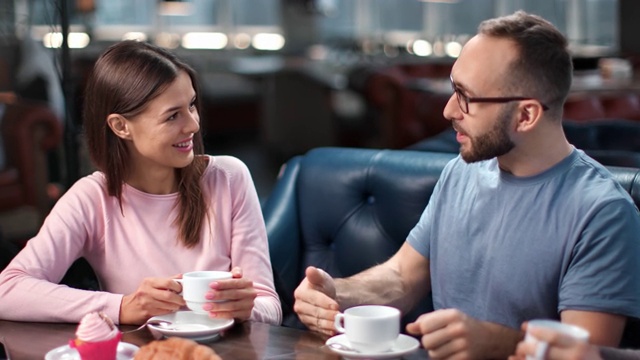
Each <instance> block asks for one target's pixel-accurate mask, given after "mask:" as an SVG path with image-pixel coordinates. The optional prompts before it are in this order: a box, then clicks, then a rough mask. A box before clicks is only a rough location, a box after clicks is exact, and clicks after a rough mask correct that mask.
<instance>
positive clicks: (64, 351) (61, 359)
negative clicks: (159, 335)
mask: <svg viewBox="0 0 640 360" xmlns="http://www.w3.org/2000/svg"><path fill="white" fill-rule="evenodd" d="M138 349H139V348H138V347H137V346H135V345H133V344H129V343H126V342H122V341H121V342H119V343H118V350H117V353H116V360H131V359H133V357H134V356H135V355H136V351H138ZM44 360H80V354H79V353H78V351H77V350H76V349H73V348H71V347H69V345H63V346H60V347H57V348H55V349H53V350H51V351H49V352H48V353H47V354H46V355H45V356H44Z"/></svg>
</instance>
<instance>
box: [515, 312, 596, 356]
mask: <svg viewBox="0 0 640 360" xmlns="http://www.w3.org/2000/svg"><path fill="white" fill-rule="evenodd" d="M535 328H544V329H549V330H553V331H555V332H558V333H561V334H563V335H565V336H570V337H572V338H574V339H576V340H577V341H582V342H588V341H589V332H588V331H587V330H585V329H583V328H581V327H579V326H576V325H571V324H564V323H561V322H560V321H557V320H543V319H537V320H531V321H529V322H528V323H527V334H526V335H525V337H524V341H525V342H537V343H538V345H537V346H536V354H535V356H527V360H543V359H544V357H545V355H546V353H547V347H548V346H549V344H547V343H546V342H544V341H540V340H538V339H536V338H535V336H533V335H531V334H530V333H529V330H531V329H535Z"/></svg>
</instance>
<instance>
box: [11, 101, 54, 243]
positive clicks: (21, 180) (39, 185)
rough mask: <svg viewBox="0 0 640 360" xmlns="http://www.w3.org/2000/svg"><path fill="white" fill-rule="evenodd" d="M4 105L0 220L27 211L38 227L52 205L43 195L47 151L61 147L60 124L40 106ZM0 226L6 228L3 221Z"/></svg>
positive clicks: (23, 104) (23, 102) (18, 103)
mask: <svg viewBox="0 0 640 360" xmlns="http://www.w3.org/2000/svg"><path fill="white" fill-rule="evenodd" d="M5 105H6V108H5V112H4V116H3V117H2V121H1V122H0V135H1V136H2V140H3V143H4V149H3V150H4V153H5V158H6V163H5V166H4V168H0V220H1V218H5V219H6V218H7V216H9V215H11V214H15V213H16V211H17V210H20V211H21V212H23V213H24V211H26V212H27V213H30V214H31V215H30V217H31V218H32V219H33V218H34V217H35V221H36V222H37V224H36V225H37V226H38V227H39V225H40V223H41V222H42V220H43V219H44V217H45V216H46V215H47V213H48V212H49V208H50V206H51V204H52V199H51V198H50V197H49V196H47V192H46V190H47V184H48V183H49V175H48V164H47V152H48V151H50V150H53V149H55V148H56V147H57V146H59V145H60V143H61V141H62V123H61V121H60V120H59V119H58V117H57V116H56V115H55V114H54V113H53V112H52V111H51V109H49V107H47V106H46V105H43V104H41V103H31V102H26V101H15V102H13V103H8V104H5ZM12 221H13V220H12ZM25 221H26V220H25ZM9 225H14V224H9ZM0 226H2V227H3V228H7V227H9V226H7V224H4V225H3V224H2V221H0ZM7 230H8V229H5V232H7ZM35 230H37V228H36V229H35Z"/></svg>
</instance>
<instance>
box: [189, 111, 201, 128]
mask: <svg viewBox="0 0 640 360" xmlns="http://www.w3.org/2000/svg"><path fill="white" fill-rule="evenodd" d="M198 130H200V114H199V113H198V111H197V110H196V111H193V112H191V113H189V121H188V123H187V126H185V132H187V133H196V132H198Z"/></svg>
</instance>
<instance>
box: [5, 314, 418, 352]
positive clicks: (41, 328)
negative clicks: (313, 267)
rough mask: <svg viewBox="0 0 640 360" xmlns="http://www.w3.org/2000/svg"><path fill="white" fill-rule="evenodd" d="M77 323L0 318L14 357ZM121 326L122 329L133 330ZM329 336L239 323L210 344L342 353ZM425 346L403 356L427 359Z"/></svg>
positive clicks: (60, 337)
mask: <svg viewBox="0 0 640 360" xmlns="http://www.w3.org/2000/svg"><path fill="white" fill-rule="evenodd" d="M76 327H77V324H57V323H29V322H12V321H0V338H2V337H4V341H5V344H6V346H7V348H8V350H9V355H10V356H11V359H12V360H25V359H26V360H31V359H38V360H42V359H43V358H44V355H45V354H46V353H47V352H48V351H49V350H51V349H54V348H56V347H58V346H62V345H65V344H67V343H68V341H69V339H72V338H74V337H75V336H74V333H75V330H76ZM133 329H135V327H133V326H122V327H121V330H122V331H127V330H133ZM153 340H154V338H153V336H152V335H151V333H150V332H149V331H148V330H147V329H143V330H140V331H136V332H133V333H129V334H124V335H123V337H122V341H124V342H128V343H131V344H135V345H137V346H142V345H144V344H146V343H148V342H150V341H153ZM326 340H327V337H326V336H322V335H319V334H316V333H312V332H309V331H303V330H298V329H293V328H287V327H282V326H272V325H267V324H263V323H257V322H246V323H243V324H236V325H235V326H233V327H232V328H230V329H228V330H226V331H225V332H224V333H223V334H222V336H221V337H220V338H219V339H217V340H215V341H213V342H211V343H209V344H207V345H209V346H211V347H212V348H213V349H214V350H215V351H216V353H217V354H218V355H220V357H222V358H223V359H241V360H253V359H305V360H306V359H327V360H334V359H335V360H337V359H340V356H338V355H336V354H334V353H332V352H331V351H330V350H329V349H327V348H326V347H324V346H323V345H324V342H325V341H326ZM427 358H428V356H427V354H426V352H425V351H424V350H423V349H418V351H416V352H414V353H411V354H410V355H407V356H405V357H403V359H427Z"/></svg>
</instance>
